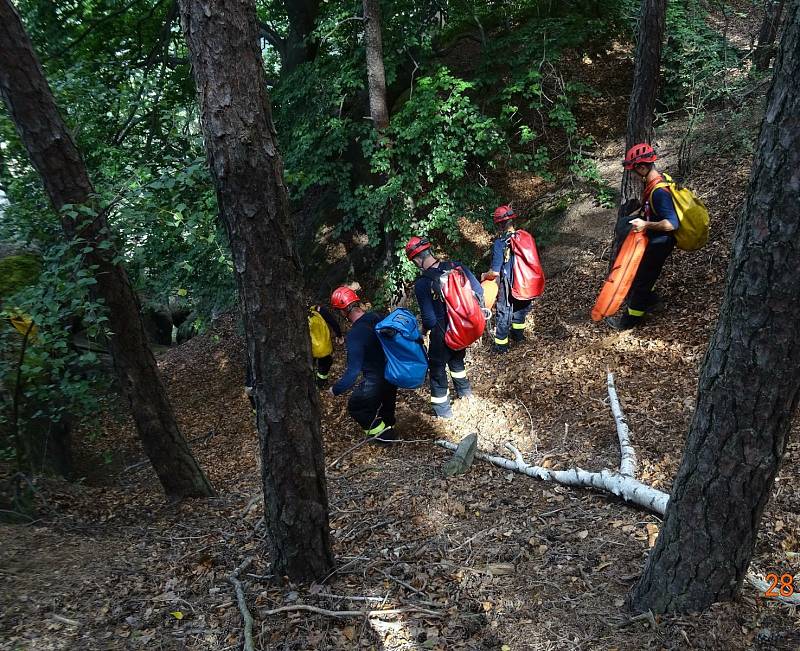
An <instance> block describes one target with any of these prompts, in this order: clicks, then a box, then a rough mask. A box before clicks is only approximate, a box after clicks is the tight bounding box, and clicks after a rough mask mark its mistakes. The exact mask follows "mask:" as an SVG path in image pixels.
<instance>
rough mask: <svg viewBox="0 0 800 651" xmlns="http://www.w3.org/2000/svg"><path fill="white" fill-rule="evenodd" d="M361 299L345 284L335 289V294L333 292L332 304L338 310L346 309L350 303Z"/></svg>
mask: <svg viewBox="0 0 800 651" xmlns="http://www.w3.org/2000/svg"><path fill="white" fill-rule="evenodd" d="M359 300H360V299H359V298H358V294H356V293H355V292H354V291H353V290H352V289H350V288H349V287H345V286H342V287H337V288H336V289H334V290H333V294H331V306H332V307H335V308H336V309H337V310H345V309H347V307H348V306H349V305H352V304H353V303H356V302H357V301H359Z"/></svg>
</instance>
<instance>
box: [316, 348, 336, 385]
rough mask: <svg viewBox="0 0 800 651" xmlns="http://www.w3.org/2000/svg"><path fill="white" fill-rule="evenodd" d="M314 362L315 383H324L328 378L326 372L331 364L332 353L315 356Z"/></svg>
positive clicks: (329, 370)
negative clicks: (315, 371) (315, 369)
mask: <svg viewBox="0 0 800 651" xmlns="http://www.w3.org/2000/svg"><path fill="white" fill-rule="evenodd" d="M314 362H315V363H316V366H317V384H324V383H325V382H326V381H327V380H328V374H329V373H330V372H331V366H333V355H326V356H325V357H319V358H315V359H314Z"/></svg>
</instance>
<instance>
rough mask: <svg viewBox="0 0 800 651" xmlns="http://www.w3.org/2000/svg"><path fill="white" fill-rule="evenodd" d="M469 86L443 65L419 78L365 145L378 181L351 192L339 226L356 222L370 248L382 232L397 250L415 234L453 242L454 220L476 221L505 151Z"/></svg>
mask: <svg viewBox="0 0 800 651" xmlns="http://www.w3.org/2000/svg"><path fill="white" fill-rule="evenodd" d="M471 88H472V84H470V83H468V82H466V81H464V80H462V79H458V78H456V77H454V76H453V75H452V74H451V73H450V72H449V71H448V70H447V68H444V67H443V68H439V69H438V70H437V71H436V72H435V73H434V74H432V75H431V76H428V77H422V78H420V79H419V80H418V81H417V83H416V86H415V88H414V95H413V101H411V100H409V101H408V102H406V103H405V104H404V105H403V107H402V108H401V109H400V110H399V111H398V112H397V113H396V114H395V115H394V116H393V118H392V122H391V125H390V127H389V128H388V129H387V130H386V131H385V132H384V134H382V135H381V136H378V135H377V134H372V137H371V138H370V139H369V140H367V141H366V142H365V144H364V152H365V157H366V158H367V159H368V160H370V162H371V171H372V172H373V174H375V175H376V176H378V177H379V178H381V179H382V180H383V182H382V183H378V184H364V185H362V186H360V187H359V188H357V190H356V192H355V193H354V195H353V197H352V199H351V201H352V203H351V204H350V205H348V206H345V207H346V209H347V210H346V212H347V213H348V214H349V215H350V219H349V220H345V221H344V222H343V224H342V227H343V228H352V227H354V226H356V224H358V225H359V226H361V227H362V228H364V230H365V231H366V233H367V234H368V236H369V237H370V241H371V242H373V243H377V242H379V241H380V237H381V231H382V230H384V231H388V232H389V233H391V236H390V238H391V240H392V241H394V242H396V246H397V250H398V252H399V251H400V249H401V247H402V245H403V244H404V243H405V241H406V240H407V238H408V237H409V236H410V235H411V234H413V233H431V232H437V233H439V234H440V235H443V236H445V237H446V238H447V239H449V240H451V241H453V242H455V241H456V240H457V239H458V228H457V219H458V217H461V216H463V217H467V218H472V219H476V218H477V219H479V218H480V215H481V213H482V212H484V211H485V208H486V206H488V205H489V203H490V201H491V200H493V198H494V195H493V192H492V191H491V190H490V189H489V188H488V184H487V183H486V180H485V179H486V174H488V173H489V171H490V170H491V169H493V168H494V167H496V165H497V163H498V161H499V160H501V159H502V157H504V156H506V155H507V150H506V142H505V139H504V138H503V135H502V133H501V130H500V128H499V127H498V124H497V121H496V120H495V119H493V118H491V117H487V116H485V115H482V114H481V112H480V110H479V109H478V107H477V105H476V104H475V102H474V101H473V100H472V98H471V97H470V96H469V95H468V91H469V90H470V89H471ZM355 220H358V222H356V221H355ZM403 258H404V256H402V255H398V259H400V260H402V259H403ZM398 271H399V273H397V272H395V274H396V275H395V276H393V277H391V278H390V280H394V281H399V280H402V279H407V278H408V277H409V276H410V275H411V274H412V269H411V266H410V264H406V265H404V266H402V267H401V268H400V269H399V270H398Z"/></svg>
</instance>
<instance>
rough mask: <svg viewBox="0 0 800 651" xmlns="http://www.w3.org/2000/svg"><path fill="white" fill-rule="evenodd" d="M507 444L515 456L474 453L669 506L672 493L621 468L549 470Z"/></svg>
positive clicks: (658, 507)
mask: <svg viewBox="0 0 800 651" xmlns="http://www.w3.org/2000/svg"><path fill="white" fill-rule="evenodd" d="M436 445H438V446H440V447H443V448H445V449H447V450H455V449H456V448H457V447H458V446H457V445H456V444H455V443H451V442H450V441H436ZM506 448H507V449H508V450H510V451H511V452H512V453H513V454H514V460H511V459H508V458H507V457H499V456H494V455H490V454H486V453H485V452H476V453H475V456H476V457H477V458H478V459H481V460H482V461H488V462H489V463H491V464H493V465H495V466H499V467H500V468H505V469H506V470H512V471H514V472H518V473H521V474H523V475H528V476H529V477H535V478H537V479H541V480H543V481H554V482H556V483H557V484H562V485H564V486H576V487H582V488H594V489H596V490H600V491H604V492H607V493H612V494H613V495H616V496H618V497H621V498H622V499H624V500H625V501H626V502H632V503H634V504H636V505H637V506H641V507H642V508H644V509H647V510H648V511H651V512H653V513H656V514H658V515H663V514H664V510H665V509H666V508H667V502H668V501H669V495H668V494H667V493H664V492H662V491H660V490H657V489H655V488H652V487H651V486H648V485H647V484H643V483H642V482H640V481H637V480H636V479H634V478H633V477H626V476H624V475H622V474H620V473H618V472H613V471H611V470H601V471H600V472H587V471H586V470H582V469H581V468H570V469H569V470H550V469H549V468H542V467H541V466H532V465H530V464H528V463H526V462H525V460H524V459H523V457H522V453H521V452H520V451H519V450H518V449H517V448H516V447H514V446H513V445H512V444H511V443H506Z"/></svg>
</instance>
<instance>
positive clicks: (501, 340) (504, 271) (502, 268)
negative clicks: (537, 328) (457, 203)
mask: <svg viewBox="0 0 800 651" xmlns="http://www.w3.org/2000/svg"><path fill="white" fill-rule="evenodd" d="M516 216H517V215H516V213H515V212H514V210H513V209H512V208H511V206H507V205H503V206H499V207H498V208H496V209H495V211H494V215H493V216H492V217H493V221H494V226H495V229H496V230H497V237H496V238H495V240H494V242H492V263H491V266H490V268H489V271H488V272H487V273H485V274H483V275H482V276H481V281H484V280H493V279H495V278H497V279H498V281H499V283H500V288H499V290H498V293H497V303H495V311H496V321H495V326H494V348H493V349H492V350H493V351H494V352H496V353H505V352H508V340H509V335H510V338H511V340H512V341H523V340H524V339H525V317H526V316H528V312H530V311H531V305H532V302H533V301H532V300H519V299H517V298H515V297H514V296H512V294H511V281H512V270H513V257H512V256H513V252H512V251H511V246H510V243H509V240H510V238H511V236H512V235H513V234H514V231H515V228H514V219H515V218H516ZM509 331H510V332H509Z"/></svg>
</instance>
